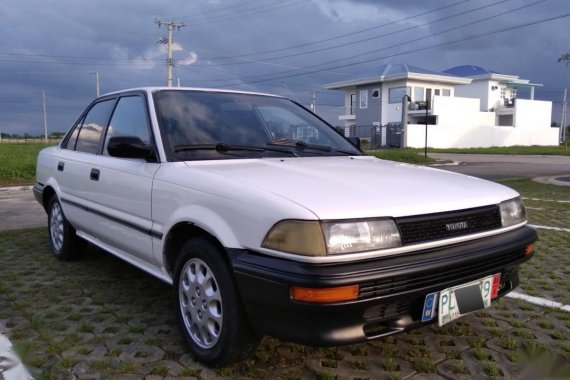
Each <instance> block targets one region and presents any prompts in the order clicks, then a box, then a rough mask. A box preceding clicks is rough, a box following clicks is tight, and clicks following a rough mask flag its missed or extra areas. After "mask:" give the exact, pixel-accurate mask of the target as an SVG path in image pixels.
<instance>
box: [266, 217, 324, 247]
mask: <svg viewBox="0 0 570 380" xmlns="http://www.w3.org/2000/svg"><path fill="white" fill-rule="evenodd" d="M261 246H262V247H264V248H269V249H275V250H276V251H282V252H289V253H296V254H298V255H305V256H324V255H325V253H326V251H325V242H324V240H323V232H322V230H321V225H320V223H319V222H317V221H304V220H284V221H282V222H279V223H277V224H276V225H275V226H273V228H272V229H271V230H270V231H269V232H268V233H267V236H265V239H264V240H263V244H262V245H261Z"/></svg>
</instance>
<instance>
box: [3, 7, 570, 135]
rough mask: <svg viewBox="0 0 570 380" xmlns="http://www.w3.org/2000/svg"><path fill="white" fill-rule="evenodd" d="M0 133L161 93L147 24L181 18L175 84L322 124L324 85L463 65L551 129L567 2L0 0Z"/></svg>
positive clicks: (158, 58)
mask: <svg viewBox="0 0 570 380" xmlns="http://www.w3.org/2000/svg"><path fill="white" fill-rule="evenodd" d="M0 15H2V16H1V18H0V20H1V22H0V88H1V89H2V91H0V131H1V132H3V133H10V134H14V133H18V134H23V133H30V134H34V135H35V134H42V132H43V113H42V91H45V94H46V104H47V117H48V131H49V132H56V131H66V130H67V129H68V128H69V127H70V126H71V124H72V123H73V122H74V121H75V119H76V118H77V116H78V115H79V114H80V113H81V112H82V111H83V109H84V108H85V106H86V105H87V104H89V103H90V102H91V101H92V100H93V98H94V97H95V91H96V86H95V83H96V81H95V77H96V75H95V73H98V74H99V78H100V90H101V93H102V94H103V93H107V92H111V91H115V90H120V89H125V88H132V87H140V86H159V85H165V84H166V55H165V45H162V44H160V43H157V40H159V39H160V38H161V37H164V36H165V35H166V30H165V28H164V27H162V28H158V25H157V24H156V23H155V18H157V17H159V18H160V19H161V20H163V21H170V20H176V21H177V22H183V23H184V24H185V26H184V27H182V28H180V30H177V31H176V32H175V35H174V39H175V41H176V44H175V46H174V48H175V52H174V58H175V65H176V66H175V69H174V78H175V79H174V81H175V84H176V82H177V80H178V79H179V80H180V83H181V85H182V86H193V87H223V88H233V89H239V90H255V91H262V92H270V93H277V94H280V95H285V96H288V97H290V98H293V99H296V100H298V101H300V102H301V103H303V104H306V105H308V104H309V103H310V101H311V97H312V96H313V93H316V97H317V111H318V112H319V114H321V115H322V116H324V117H325V118H326V119H327V120H329V121H330V122H332V123H333V124H335V123H336V124H338V121H337V116H338V114H339V111H340V106H342V103H343V100H342V95H341V93H339V92H336V91H326V90H324V89H323V87H322V85H323V84H324V83H329V82H336V81H341V80H345V79H350V78H351V77H354V76H360V75H363V73H373V72H374V70H375V68H377V67H378V66H380V65H382V64H385V63H409V64H413V65H417V66H421V67H424V68H427V69H432V70H445V69H447V68H449V67H452V66H457V65H463V64H476V65H480V66H483V67H487V68H490V69H492V70H495V71H499V72H502V73H507V74H515V75H519V76H520V77H522V78H526V79H530V80H531V81H532V82H534V83H542V84H544V87H542V88H539V89H537V91H536V98H538V99H545V100H551V101H553V106H554V112H553V120H555V121H558V120H560V106H561V103H562V95H563V91H564V88H565V87H570V67H567V66H565V65H564V64H561V63H557V62H556V61H557V59H558V58H559V57H560V56H561V55H562V53H564V52H570V27H569V25H570V17H569V16H570V0H423V1H401V0H196V1H188V0H161V1H156V0H153V1H151V0H112V1H111V0H97V1H94V0H89V1H86V0H41V1H40V0H3V1H2V2H1V3H0Z"/></svg>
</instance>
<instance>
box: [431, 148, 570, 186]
mask: <svg viewBox="0 0 570 380" xmlns="http://www.w3.org/2000/svg"><path fill="white" fill-rule="evenodd" d="M429 157H431V158H434V159H436V160H446V161H458V162H461V165H458V166H442V167H441V169H444V170H449V171H452V172H456V173H462V174H467V175H471V176H474V177H479V178H485V179H489V180H494V181H497V180H501V179H512V178H535V177H546V176H555V175H568V174H570V156H528V155H501V154H449V153H430V154H429Z"/></svg>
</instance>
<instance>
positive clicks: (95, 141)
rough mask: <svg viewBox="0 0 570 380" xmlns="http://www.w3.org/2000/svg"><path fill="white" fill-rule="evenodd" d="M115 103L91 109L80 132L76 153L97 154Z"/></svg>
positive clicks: (107, 103)
mask: <svg viewBox="0 0 570 380" xmlns="http://www.w3.org/2000/svg"><path fill="white" fill-rule="evenodd" d="M114 103H115V100H114V99H110V100H105V101H103V102H99V103H96V104H95V105H94V106H93V107H91V109H90V110H89V113H88V114H87V116H85V120H84V121H83V125H82V126H81V131H79V136H78V138H77V144H76V145H75V150H76V151H78V152H85V153H93V154H96V153H97V149H98V148H99V141H100V140H101V133H102V132H103V128H104V127H105V125H106V124H107V120H109V114H110V113H111V108H112V107H113V104H114Z"/></svg>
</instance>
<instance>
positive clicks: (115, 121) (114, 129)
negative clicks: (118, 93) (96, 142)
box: [103, 96, 150, 156]
mask: <svg viewBox="0 0 570 380" xmlns="http://www.w3.org/2000/svg"><path fill="white" fill-rule="evenodd" d="M149 127H150V126H149V123H148V117H147V113H146V107H145V102H144V99H143V98H142V97H140V96H127V97H123V98H121V99H119V103H118V104H117V107H115V111H114V112H113V116H112V117H111V122H110V123H109V128H107V135H106V136H105V145H104V149H103V154H104V155H107V156H108V155H109V152H107V144H108V143H109V139H110V138H111V137H114V136H136V137H138V138H140V139H141V140H142V141H143V142H144V143H145V144H149V143H150V132H149V130H150V128H149Z"/></svg>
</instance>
